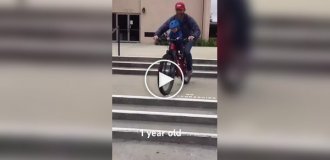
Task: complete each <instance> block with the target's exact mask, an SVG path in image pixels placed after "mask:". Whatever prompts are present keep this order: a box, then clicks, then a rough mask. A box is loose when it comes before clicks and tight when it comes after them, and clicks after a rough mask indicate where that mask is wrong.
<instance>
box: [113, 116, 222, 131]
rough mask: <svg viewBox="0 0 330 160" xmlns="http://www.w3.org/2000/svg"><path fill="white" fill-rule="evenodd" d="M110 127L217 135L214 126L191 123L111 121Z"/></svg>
mask: <svg viewBox="0 0 330 160" xmlns="http://www.w3.org/2000/svg"><path fill="white" fill-rule="evenodd" d="M112 127H115V128H137V129H154V130H174V129H175V130H177V131H178V130H180V129H181V130H182V131H184V132H198V133H211V134H216V133H217V127H216V126H215V125H205V124H191V123H172V122H156V121H136V120H117V119H114V120H113V121H112Z"/></svg>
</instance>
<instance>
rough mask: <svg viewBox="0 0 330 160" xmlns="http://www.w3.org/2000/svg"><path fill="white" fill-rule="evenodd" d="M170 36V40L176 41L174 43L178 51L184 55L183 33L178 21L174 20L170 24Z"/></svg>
mask: <svg viewBox="0 0 330 160" xmlns="http://www.w3.org/2000/svg"><path fill="white" fill-rule="evenodd" d="M169 28H170V30H171V31H170V34H169V37H168V39H171V40H175V41H173V42H172V43H174V44H175V46H176V47H177V49H178V51H179V50H180V52H181V53H182V51H183V38H182V31H181V30H180V22H179V21H178V20H172V21H171V22H170V24H169Z"/></svg>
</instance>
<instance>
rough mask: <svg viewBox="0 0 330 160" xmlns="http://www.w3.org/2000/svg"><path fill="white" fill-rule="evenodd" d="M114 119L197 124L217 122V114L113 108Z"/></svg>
mask: <svg viewBox="0 0 330 160" xmlns="http://www.w3.org/2000/svg"><path fill="white" fill-rule="evenodd" d="M112 118H113V119H122V120H144V121H158V122H178V123H195V124H212V125H216V124H217V115H216V114H189V113H176V112H155V111H139V110H115V109H113V110H112Z"/></svg>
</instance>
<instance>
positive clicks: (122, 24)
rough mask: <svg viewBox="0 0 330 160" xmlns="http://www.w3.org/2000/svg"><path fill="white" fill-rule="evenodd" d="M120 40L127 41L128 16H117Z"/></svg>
mask: <svg viewBox="0 0 330 160" xmlns="http://www.w3.org/2000/svg"><path fill="white" fill-rule="evenodd" d="M118 25H119V37H120V40H123V41H128V15H122V14H118Z"/></svg>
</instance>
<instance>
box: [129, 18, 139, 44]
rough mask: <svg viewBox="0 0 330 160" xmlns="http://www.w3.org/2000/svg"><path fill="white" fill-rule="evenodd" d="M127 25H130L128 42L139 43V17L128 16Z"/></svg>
mask: <svg viewBox="0 0 330 160" xmlns="http://www.w3.org/2000/svg"><path fill="white" fill-rule="evenodd" d="M129 23H130V31H129V39H130V41H140V17H139V15H130V16H129Z"/></svg>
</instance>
